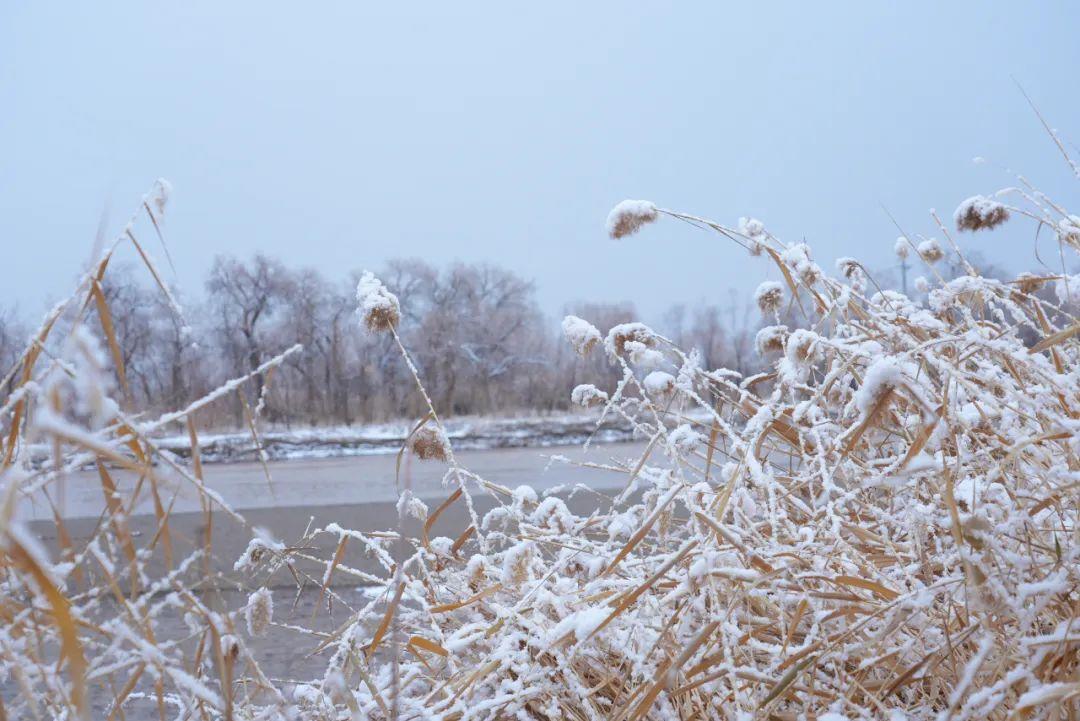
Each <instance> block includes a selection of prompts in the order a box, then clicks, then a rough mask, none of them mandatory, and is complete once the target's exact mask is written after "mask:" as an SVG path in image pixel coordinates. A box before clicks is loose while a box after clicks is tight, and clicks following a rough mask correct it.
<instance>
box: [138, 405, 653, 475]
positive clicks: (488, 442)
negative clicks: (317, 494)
mask: <svg viewBox="0 0 1080 721" xmlns="http://www.w3.org/2000/svg"><path fill="white" fill-rule="evenodd" d="M598 418H599V417H598V416H597V415H592V414H568V415H548V416H528V417H520V418H476V417H462V418H451V419H448V420H446V421H445V426H446V430H447V433H448V434H449V436H450V440H451V442H453V444H454V448H455V449H460V450H476V449H487V448H524V447H535V448H544V447H547V446H566V445H574V444H578V443H584V442H585V441H586V440H588V439H589V438H592V439H593V442H594V443H617V442H624V441H630V440H632V439H633V431H632V429H631V427H630V425H629V424H628V423H626V422H624V421H619V422H616V421H614V420H612V419H611V418H610V417H609V418H608V419H605V421H604V423H603V424H602V425H601V426H600V427H599V428H598V427H597V420H598ZM414 423H415V421H412V422H406V421H401V422H397V423H383V424H377V425H354V426H322V427H308V428H289V429H286V428H267V429H266V430H265V431H260V432H259V435H258V438H259V444H260V445H261V447H262V449H263V450H264V451H265V452H266V457H267V459H268V460H289V459H301V458H334V457H342V456H360V455H371V454H380V453H397V451H398V450H399V449H400V448H401V445H402V443H403V442H404V440H405V437H406V436H407V435H408V433H409V431H410V430H411V428H412V425H413V424H414ZM157 443H158V445H159V447H161V448H162V449H165V450H168V451H170V452H172V453H174V454H176V455H178V456H180V457H182V458H186V457H188V456H190V455H191V443H190V441H189V439H188V436H187V434H186V433H185V434H178V435H175V436H165V437H162V438H160V439H158V440H157ZM258 448H259V447H258V446H257V445H256V443H255V441H254V440H253V438H252V434H251V433H250V432H229V433H200V434H199V452H200V454H201V456H202V460H203V461H204V462H210V463H213V462H229V461H251V460H256V459H257V458H258Z"/></svg>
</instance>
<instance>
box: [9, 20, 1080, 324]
mask: <svg viewBox="0 0 1080 721" xmlns="http://www.w3.org/2000/svg"><path fill="white" fill-rule="evenodd" d="M1078 8H1080V5H1077V4H1076V3H1071V2H1045V3H1043V2H1040V3H1015V2H996V3H987V2H980V3H958V2H947V3H941V2H932V3H931V2H927V3H916V2H906V3H886V2H868V3H855V2H851V3H835V4H827V3H806V2H798V3H716V2H701V3H649V4H644V3H599V2H573V3H559V2H544V3H528V4H526V3H514V2H505V1H502V2H493V3H485V4H479V3H446V2H438V3H424V2H415V3H380V4H378V5H375V4H372V3H363V2H358V1H356V0H350V1H348V2H340V3H333V2H314V3H295V2H294V3H274V2H250V3H246V2H235V1H232V0H230V1H229V2H221V1H220V0H215V1H214V2H202V1H191V0H185V1H184V2H132V3H114V2H107V1H102V2H93V3H70V4H68V5H67V6H65V7H61V4H59V3H33V2H29V1H28V0H7V1H6V2H4V3H3V4H2V7H0V248H2V252H0V266H2V267H3V270H4V272H3V274H2V276H0V277H2V279H3V284H2V285H0V306H8V305H11V304H13V303H17V304H18V305H19V307H20V309H21V311H22V312H23V314H24V315H26V316H28V317H36V316H37V315H38V314H39V313H40V312H41V311H42V310H43V308H44V304H45V302H46V300H48V299H50V298H51V299H55V298H57V297H59V296H60V295H61V294H62V293H65V292H66V290H67V288H68V287H69V286H70V284H71V283H72V282H73V279H74V278H75V276H76V274H77V273H78V272H79V270H80V269H81V268H82V267H84V266H85V264H86V263H87V261H88V258H89V255H90V253H91V249H92V247H93V239H94V235H95V229H96V228H97V225H98V223H99V219H100V218H101V217H102V214H103V212H107V213H108V219H109V235H110V236H112V235H115V234H116V233H117V232H119V230H120V228H121V227H122V225H123V224H124V222H125V221H126V219H127V216H128V215H129V213H130V211H131V208H132V207H133V206H134V205H135V204H136V203H137V202H138V200H139V198H140V197H141V196H142V194H143V193H144V192H145V191H146V190H147V189H148V188H149V187H150V185H151V184H152V182H153V181H154V179H155V178H157V177H158V176H163V177H165V178H168V179H169V180H170V181H171V182H172V184H173V186H174V188H175V193H174V196H173V203H172V205H171V207H170V208H169V216H168V219H167V228H166V230H167V238H168V240H169V243H170V249H171V251H172V256H173V258H174V260H175V265H176V272H175V274H173V273H172V272H169V273H168V276H169V278H170V279H171V280H172V281H173V282H175V283H177V284H178V285H179V286H180V287H181V288H184V289H188V290H194V291H199V290H201V283H202V277H203V272H204V271H205V269H206V268H207V266H208V265H209V263H210V260H211V258H212V257H213V256H214V255H215V254H216V253H233V254H236V255H241V256H244V255H248V254H250V253H252V252H254V251H256V250H262V251H265V252H267V253H271V254H274V255H277V256H280V257H281V258H282V259H283V260H284V261H286V262H287V263H289V264H294V265H309V266H314V267H316V268H318V269H320V270H322V271H324V272H325V273H326V274H327V275H329V276H331V277H344V275H345V273H346V271H347V270H348V269H352V268H364V267H371V268H378V267H379V266H380V265H381V264H382V263H383V261H384V260H385V259H387V258H390V257H395V256H419V257H423V258H425V259H428V260H430V261H433V262H436V263H445V262H449V261H452V260H454V259H461V260H466V261H481V260H482V261H489V262H492V263H496V264H500V265H503V266H506V267H509V268H511V269H513V270H516V271H518V272H520V273H522V274H524V275H526V276H528V277H530V278H532V279H533V280H535V282H536V284H537V287H538V292H539V298H540V301H541V303H542V305H543V306H544V308H545V309H546V310H548V311H551V312H552V313H554V312H557V311H558V310H559V309H560V308H561V307H562V305H563V303H564V302H566V301H571V300H576V299H589V300H621V299H632V300H634V301H636V302H637V304H638V307H639V308H640V309H641V310H642V311H643V313H644V315H645V316H646V319H648V317H649V316H655V315H656V314H658V313H659V311H660V310H661V309H662V308H664V307H666V306H668V305H670V304H671V303H674V302H695V301H697V300H700V299H706V300H713V301H724V300H726V299H727V297H728V289H729V288H732V287H734V288H737V289H740V290H752V288H753V287H754V286H756V284H757V283H758V282H759V281H760V280H762V279H763V278H765V277H769V271H768V268H766V266H765V265H764V263H762V262H761V261H760V260H757V259H750V258H748V257H746V256H745V255H744V254H743V253H742V252H741V251H739V250H738V249H737V248H736V247H734V246H732V245H731V244H729V243H725V242H722V241H720V240H718V239H716V238H714V237H710V236H708V235H705V234H703V233H701V232H700V231H696V230H693V229H690V228H688V227H685V226H680V225H678V224H676V223H674V222H670V221H669V222H664V223H660V224H658V225H656V226H652V227H650V228H647V229H646V230H645V231H644V232H643V233H642V234H641V235H639V236H637V237H634V238H631V239H628V240H624V241H619V242H616V241H612V240H609V239H608V238H606V237H605V235H604V232H603V223H604V218H605V216H606V214H607V211H608V210H609V208H610V207H611V206H612V205H613V204H614V203H616V202H617V201H619V200H621V199H623V198H627V197H630V198H645V199H649V200H653V201H655V202H656V203H658V204H660V205H663V206H666V207H671V208H677V209H680V210H684V211H687V212H691V213H695V214H700V215H707V216H709V217H712V218H715V219H717V220H719V221H722V222H727V223H731V224H734V223H735V222H736V221H737V219H738V217H739V216H740V215H753V216H757V217H759V218H761V219H762V220H764V221H765V222H766V224H767V225H768V226H769V227H770V229H772V230H773V231H774V232H775V233H776V234H778V235H779V236H780V237H781V238H783V239H786V240H798V239H801V238H803V237H805V238H806V240H807V242H809V243H810V245H811V246H812V248H813V249H814V255H815V259H817V260H818V261H819V262H820V263H821V264H822V265H827V266H828V267H830V268H831V266H832V262H833V260H834V259H835V258H836V257H837V256H841V255H857V256H858V257H860V258H862V259H864V261H865V262H866V263H867V264H868V265H870V266H874V267H882V266H887V265H888V264H890V263H891V262H892V260H891V248H892V245H893V241H894V239H895V237H896V235H897V232H896V229H895V228H894V227H893V226H892V223H891V221H890V220H889V219H888V217H887V215H886V214H885V212H884V211H883V209H882V206H886V207H887V208H888V209H889V211H890V212H891V213H892V214H893V215H894V216H895V217H896V218H897V219H898V220H899V221H900V223H901V225H903V226H904V227H905V228H906V229H907V230H909V231H910V232H912V233H914V232H924V233H927V234H930V233H932V232H933V226H932V224H931V221H930V219H929V217H928V214H927V211H928V210H929V209H930V208H932V207H936V208H938V209H939V210H940V211H942V212H944V213H947V214H949V215H951V213H952V210H953V209H954V208H955V206H956V204H957V202H958V201H960V200H962V199H963V198H965V197H967V196H968V195H972V194H974V193H980V192H981V193H987V192H990V191H994V190H996V189H998V188H1000V187H1003V186H1007V185H1011V184H1012V183H1013V182H1014V181H1013V180H1012V177H1011V176H1010V175H1009V173H1008V172H1006V171H1005V170H1004V168H1012V169H1015V170H1016V171H1022V172H1023V173H1024V174H1025V175H1026V176H1027V177H1028V178H1030V179H1031V181H1032V182H1033V183H1035V184H1037V185H1038V186H1040V187H1041V188H1042V189H1043V190H1045V191H1046V192H1048V193H1049V194H1051V195H1054V196H1056V197H1057V198H1058V199H1060V200H1061V201H1062V202H1063V203H1064V204H1066V205H1070V204H1071V207H1073V208H1074V209H1076V208H1080V202H1076V191H1077V188H1078V184H1077V182H1076V181H1075V180H1074V179H1072V178H1071V176H1070V175H1069V172H1068V169H1067V168H1066V166H1065V164H1064V163H1063V162H1062V160H1061V158H1060V156H1059V155H1058V154H1057V151H1056V150H1055V148H1054V146H1053V145H1052V144H1051V142H1050V141H1049V139H1048V138H1047V136H1046V134H1045V133H1044V132H1043V131H1042V129H1041V128H1040V126H1039V124H1038V120H1037V119H1036V118H1035V116H1034V114H1033V113H1032V111H1031V109H1030V108H1029V106H1028V105H1027V103H1026V101H1025V100H1024V98H1023V96H1022V95H1021V94H1020V92H1019V90H1018V89H1017V86H1016V84H1015V83H1014V82H1013V78H1015V79H1016V81H1018V82H1019V83H1021V84H1022V85H1023V87H1024V88H1025V89H1026V91H1027V92H1028V93H1029V94H1030V96H1031V97H1032V99H1033V100H1034V101H1035V102H1036V104H1037V105H1038V106H1039V108H1040V109H1041V110H1042V111H1043V113H1044V114H1045V115H1046V116H1047V117H1048V119H1049V120H1050V122H1051V124H1053V125H1054V126H1056V127H1058V128H1059V129H1060V130H1061V132H1062V134H1063V136H1064V137H1065V138H1066V139H1069V138H1072V139H1076V138H1080V113H1078V112H1077V111H1078V109H1080V93H1077V92H1076V72H1077V69H1078V68H1080V43H1078V42H1077V34H1076V33H1077V28H1078V27H1080V10H1078ZM1077 154H1078V155H1080V152H1078V153H1077ZM973 156H983V157H985V158H987V160H988V161H989V162H988V163H986V164H984V165H974V164H973V163H972V162H971V160H972V157H973ZM1006 228H1007V229H1005V230H1001V231H996V232H994V233H991V234H988V235H982V236H975V237H974V238H971V237H965V238H964V243H965V244H966V245H968V246H969V247H978V248H979V249H981V250H982V251H983V252H984V254H985V255H987V256H989V257H992V258H994V259H996V260H998V261H999V262H1001V263H1002V264H1004V265H1006V266H1008V267H1010V268H1014V269H1019V268H1027V267H1032V266H1033V265H1034V264H1035V262H1036V261H1035V260H1034V255H1033V250H1034V245H1033V243H1034V240H1033V239H1034V228H1033V227H1031V226H1030V225H1029V224H1025V223H1022V222H1018V223H1011V224H1009V225H1007V226H1006ZM151 247H154V248H155V252H156V253H157V254H159V255H161V250H160V248H159V247H157V246H156V244H154V245H152V246H151ZM1045 249H1046V246H1045V241H1044V250H1045ZM1044 257H1045V254H1044Z"/></svg>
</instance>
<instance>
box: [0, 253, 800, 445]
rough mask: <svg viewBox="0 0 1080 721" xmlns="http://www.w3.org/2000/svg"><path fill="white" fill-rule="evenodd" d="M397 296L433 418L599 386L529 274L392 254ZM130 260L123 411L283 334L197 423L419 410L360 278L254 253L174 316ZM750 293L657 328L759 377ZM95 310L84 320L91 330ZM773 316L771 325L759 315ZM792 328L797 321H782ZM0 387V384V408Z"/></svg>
mask: <svg viewBox="0 0 1080 721" xmlns="http://www.w3.org/2000/svg"><path fill="white" fill-rule="evenodd" d="M378 276H379V277H380V279H382V280H383V282H384V283H386V285H387V286H388V287H389V288H390V289H391V290H392V291H393V292H394V293H396V294H397V295H398V297H399V298H400V301H401V309H402V320H401V325H400V328H399V332H400V334H401V337H402V340H403V341H404V342H405V344H406V345H407V346H408V347H409V349H410V351H411V352H412V353H413V354H414V358H415V360H416V364H417V366H418V368H419V371H420V373H421V374H422V377H423V380H424V383H425V386H426V387H427V389H428V390H429V392H430V393H431V394H432V397H433V400H434V402H435V407H436V408H437V409H438V410H439V411H440V412H441V413H443V414H446V415H458V414H494V413H510V412H518V411H554V410H561V409H565V408H567V407H568V406H569V396H570V391H571V389H572V388H573V387H574V386H575V385H577V384H578V383H583V382H590V383H598V384H600V385H603V384H604V383H605V382H607V383H610V382H611V379H612V376H613V374H612V373H611V372H610V370H609V369H608V368H607V367H606V364H607V360H606V359H605V358H604V357H603V354H602V353H594V354H592V355H591V356H590V357H589V358H587V359H582V358H580V357H578V356H577V355H576V354H575V353H574V352H573V351H572V350H571V349H570V348H569V347H568V346H567V344H566V342H564V340H563V339H562V338H561V334H560V330H559V323H558V321H559V320H561V316H559V317H558V318H552V317H550V316H545V315H544V314H543V313H542V312H541V310H540V308H539V306H538V305H537V302H536V297H535V289H534V286H533V284H532V283H531V282H529V281H528V280H526V279H524V278H522V277H520V276H518V275H516V274H515V273H513V272H511V271H508V270H506V269H503V268H498V267H495V266H491V265H486V264H464V263H456V264H454V265H451V266H449V267H446V268H441V269H439V268H436V267H434V266H432V265H430V264H429V263H426V262H424V261H422V260H416V259H404V260H393V261H390V262H389V263H388V264H387V265H386V267H385V268H383V269H382V270H381V272H380V273H378ZM140 277H141V276H140V274H139V273H137V272H135V269H132V268H130V267H114V268H110V270H109V272H108V273H107V274H106V275H105V278H104V281H103V284H102V287H103V291H104V295H105V298H106V300H107V304H108V307H109V310H110V314H111V322H112V326H113V328H114V329H115V337H116V343H117V346H118V349H119V354H120V356H121V359H122V363H123V367H124V370H125V375H126V378H127V388H126V389H120V388H118V389H116V396H117V397H118V398H119V399H121V400H122V403H123V404H124V406H125V407H126V408H128V409H131V410H133V411H149V412H154V411H158V412H160V411H164V410H169V409H175V408H178V407H181V406H183V405H186V404H187V403H189V402H191V401H192V400H194V399H196V398H198V397H199V396H201V395H203V394H205V393H207V392H209V391H211V390H212V389H214V388H216V387H217V386H219V385H220V384H221V383H223V382H224V381H226V380H228V379H229V378H234V377H237V376H241V375H244V374H246V373H249V372H251V371H252V370H253V369H255V368H257V367H258V366H259V365H260V364H262V363H263V362H265V361H266V360H268V359H269V358H271V357H273V356H274V355H276V354H278V353H280V352H281V351H282V350H284V349H286V348H288V347H290V346H292V345H293V344H295V343H302V344H303V346H304V352H303V353H299V354H294V355H292V356H291V357H290V358H289V359H288V360H287V361H286V362H285V364H284V365H282V366H281V367H280V368H279V369H278V370H277V371H276V372H274V373H273V374H271V375H270V376H269V378H268V379H267V381H266V383H267V386H266V388H265V392H264V387H263V379H262V378H259V379H257V380H256V382H254V383H252V384H249V394H248V397H247V398H246V404H247V406H248V408H247V409H245V407H244V405H245V403H244V402H243V401H239V400H238V401H235V402H230V404H228V405H226V404H221V407H216V408H213V409H210V410H208V411H206V412H205V415H204V416H202V417H200V421H201V423H202V424H204V425H207V426H217V427H224V426H242V425H243V424H244V423H245V422H246V420H245V414H246V413H247V412H250V410H251V409H253V408H254V407H255V406H256V405H258V404H259V401H260V399H262V400H263V410H262V413H263V417H264V418H265V419H266V420H269V421H271V422H276V423H284V424H330V423H334V424H353V423H366V422H378V421H383V420H388V419H395V418H406V417H414V416H417V415H418V414H422V413H423V408H424V405H423V401H422V400H421V399H420V398H418V396H417V394H416V393H415V390H414V386H413V382H412V379H411V377H410V375H409V370H408V368H406V367H405V366H404V364H403V363H402V362H401V359H400V355H399V354H398V353H397V351H396V349H395V348H394V347H393V338H392V337H390V336H388V335H387V334H369V333H366V332H364V331H363V330H362V329H361V328H360V327H359V326H358V321H357V317H356V314H355V308H356V299H355V288H356V282H357V280H358V278H359V272H354V273H352V274H351V275H350V277H349V278H348V279H346V280H344V281H333V280H329V279H327V278H326V277H325V276H323V275H322V274H320V273H319V272H317V271H315V270H312V269H308V268H304V269H292V268H288V267H286V266H285V265H283V264H282V263H281V262H280V261H278V260H276V259H273V258H271V257H268V256H266V255H262V254H257V255H255V256H253V257H251V258H249V259H247V260H241V259H237V258H234V257H231V256H219V257H218V258H216V259H215V261H214V263H213V266H212V267H211V269H210V271H209V273H208V275H207V278H206V281H205V293H204V295H202V296H201V297H199V298H181V299H180V300H181V304H182V305H183V306H184V308H185V310H184V314H183V317H182V318H181V317H178V316H177V315H176V314H175V313H174V312H173V311H172V309H171V308H170V306H169V303H168V301H167V299H166V298H165V297H164V296H163V294H162V293H161V291H160V290H159V289H158V288H157V287H155V286H153V285H151V284H148V283H145V282H142V281H141V280H140ZM751 306H752V303H751V302H749V299H746V298H740V297H739V296H738V295H737V294H735V293H732V294H731V295H730V296H729V297H727V298H726V299H725V302H724V303H723V304H722V305H720V304H699V305H695V306H686V305H676V306H674V307H672V308H671V309H670V310H669V311H668V312H667V313H665V314H664V315H663V318H662V322H661V323H660V324H658V327H657V330H658V331H660V332H661V333H664V334H665V335H667V336H668V337H670V338H671V339H672V340H673V341H675V342H676V343H677V344H678V345H679V346H680V347H683V348H697V349H699V350H700V352H701V355H702V361H703V363H704V365H705V366H706V367H709V368H719V367H726V368H731V369H734V370H737V371H739V372H742V373H750V372H753V371H754V370H756V368H757V364H758V357H757V354H756V351H755V349H754V336H755V333H756V331H757V329H758V328H759V327H760V325H761V324H762V322H761V319H760V316H759V314H758V313H757V310H756V308H752V307H751ZM565 311H566V313H573V314H574V315H578V316H580V317H582V318H585V319H586V320H588V321H589V322H591V323H593V324H594V325H596V326H597V327H598V328H600V330H601V331H602V332H606V331H607V330H608V329H609V328H610V327H611V326H613V325H616V324H618V323H623V322H627V321H631V320H639V317H638V315H637V313H636V311H635V309H634V306H633V305H632V304H630V303H617V304H612V303H578V304H575V305H571V306H568V307H567V308H566V309H565ZM96 312H97V311H96V310H94V309H91V310H89V312H88V315H87V317H86V318H85V322H87V323H88V324H89V325H90V327H91V328H93V329H94V330H95V332H98V333H100V332H101V324H100V319H98V318H97V317H96V315H95V314H96ZM770 322H772V321H770ZM790 322H791V324H792V325H797V324H798V319H797V318H794V317H793V318H791V319H790ZM28 332H29V331H28V329H27V327H26V324H25V322H24V321H23V320H21V319H20V318H18V317H16V315H15V314H14V313H12V312H11V311H6V312H4V311H0V378H3V377H4V376H6V375H8V371H9V370H10V369H11V368H12V367H13V366H14V364H15V363H17V361H18V358H19V354H20V353H21V352H22V350H23V348H24V347H25V345H26V341H27V334H28ZM9 389H10V383H9V388H0V402H2V399H3V397H4V396H5V395H6V394H7V391H8V390H9Z"/></svg>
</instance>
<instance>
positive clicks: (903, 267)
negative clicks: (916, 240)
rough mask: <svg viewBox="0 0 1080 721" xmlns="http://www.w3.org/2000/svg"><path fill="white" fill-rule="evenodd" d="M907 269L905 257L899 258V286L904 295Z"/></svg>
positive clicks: (905, 292)
mask: <svg viewBox="0 0 1080 721" xmlns="http://www.w3.org/2000/svg"><path fill="white" fill-rule="evenodd" d="M909 267H910V266H909V265H908V262H907V258H906V257H905V258H901V259H900V284H901V286H903V288H904V295H907V294H908V292H907V272H908V268H909Z"/></svg>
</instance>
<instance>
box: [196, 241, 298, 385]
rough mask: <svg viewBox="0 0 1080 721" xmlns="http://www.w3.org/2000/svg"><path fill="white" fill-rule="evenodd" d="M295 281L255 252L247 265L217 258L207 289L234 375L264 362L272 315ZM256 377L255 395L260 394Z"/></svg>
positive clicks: (231, 258) (275, 264)
mask: <svg viewBox="0 0 1080 721" xmlns="http://www.w3.org/2000/svg"><path fill="white" fill-rule="evenodd" d="M294 286H295V282H294V280H293V278H292V274H291V273H290V272H289V271H288V270H287V269H286V268H285V266H283V265H282V264H281V262H280V261H278V260H274V259H271V258H268V257H267V256H265V255H263V254H261V253H257V254H256V255H255V256H253V257H252V258H251V260H250V261H248V262H246V263H245V262H243V261H241V260H238V259H236V258H234V257H231V256H218V257H217V258H215V259H214V265H213V267H212V268H211V269H210V276H209V278H208V279H207V281H206V289H207V291H208V292H209V295H210V302H211V308H212V310H213V311H214V312H215V313H216V315H217V317H218V319H219V326H218V336H219V340H220V342H221V344H222V348H223V350H225V352H226V353H227V354H228V356H229V358H230V359H231V361H232V365H233V367H234V370H235V371H236V372H251V371H254V370H255V369H256V368H258V367H259V365H260V364H261V363H262V362H263V361H264V360H265V359H266V355H267V354H266V347H267V342H268V338H267V333H266V332H264V328H267V327H268V326H270V325H271V315H272V314H273V313H274V312H275V311H276V310H277V309H278V307H279V306H280V305H282V304H283V303H284V301H285V299H286V298H288V297H289V294H290V293H291V292H292V289H293V288H294ZM263 382H264V381H263V379H262V376H256V377H255V382H254V392H255V396H256V397H258V396H261V395H262V392H263Z"/></svg>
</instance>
